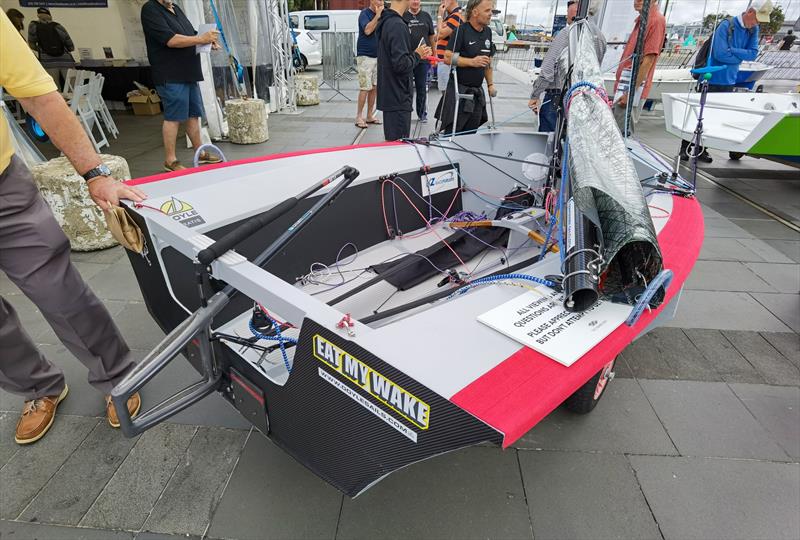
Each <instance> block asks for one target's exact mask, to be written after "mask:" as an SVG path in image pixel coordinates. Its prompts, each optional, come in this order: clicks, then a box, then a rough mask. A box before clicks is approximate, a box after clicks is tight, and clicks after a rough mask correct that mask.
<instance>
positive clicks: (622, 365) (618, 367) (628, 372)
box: [614, 354, 636, 379]
mask: <svg viewBox="0 0 800 540" xmlns="http://www.w3.org/2000/svg"><path fill="white" fill-rule="evenodd" d="M614 376H615V377H616V378H618V379H633V378H635V377H636V375H635V374H634V372H633V369H631V367H630V366H629V365H628V361H627V360H626V359H625V356H624V355H622V354H620V355H619V356H617V361H616V363H615V364H614Z"/></svg>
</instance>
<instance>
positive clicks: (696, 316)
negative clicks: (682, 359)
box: [665, 290, 797, 332]
mask: <svg viewBox="0 0 800 540" xmlns="http://www.w3.org/2000/svg"><path fill="white" fill-rule="evenodd" d="M757 295H767V296H775V295H771V294H768V293H752V295H751V294H748V293H743V292H725V291H691V290H684V291H683V292H682V293H681V299H680V304H678V313H677V314H676V315H675V318H674V319H673V320H671V321H669V322H667V323H665V326H671V327H678V328H714V329H717V330H753V331H755V332H788V331H789V330H790V328H789V327H788V326H787V325H786V324H784V323H783V322H781V319H779V318H778V317H777V316H775V315H773V314H772V312H771V311H770V310H768V309H767V308H766V307H764V306H763V305H761V303H759V302H758V301H756V299H755V298H754V296H757ZM795 298H797V296H795Z"/></svg>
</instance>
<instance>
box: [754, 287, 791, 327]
mask: <svg viewBox="0 0 800 540" xmlns="http://www.w3.org/2000/svg"><path fill="white" fill-rule="evenodd" d="M751 295H752V296H753V298H755V299H756V300H757V301H758V302H759V303H760V304H761V305H762V306H764V307H765V308H767V309H768V310H769V311H770V312H771V313H772V314H774V315H775V316H776V317H777V318H778V319H780V320H781V321H782V322H783V323H785V324H786V325H787V326H788V327H789V328H791V329H792V330H794V331H795V332H800V295H797V294H772V293H751Z"/></svg>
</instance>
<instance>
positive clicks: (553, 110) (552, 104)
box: [539, 90, 561, 133]
mask: <svg viewBox="0 0 800 540" xmlns="http://www.w3.org/2000/svg"><path fill="white" fill-rule="evenodd" d="M559 99H561V92H551V91H549V90H548V91H547V92H545V93H544V98H543V100H542V104H541V106H539V132H540V133H549V132H551V131H555V130H556V121H557V120H558V100H559Z"/></svg>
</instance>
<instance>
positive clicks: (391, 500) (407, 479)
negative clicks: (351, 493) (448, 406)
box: [336, 447, 532, 540]
mask: <svg viewBox="0 0 800 540" xmlns="http://www.w3.org/2000/svg"><path fill="white" fill-rule="evenodd" d="M336 538H337V539H340V540H344V539H349V538H381V539H390V538H435V539H437V540H444V539H447V538H454V539H459V540H461V539H472V538H515V539H516V538H532V531H531V525H530V521H529V516H528V510H527V508H526V505H525V493H524V489H523V485H522V478H521V477H520V471H519V464H518V462H517V455H516V451H515V450H505V451H503V450H499V449H497V448H485V447H477V448H468V449H464V450H460V451H457V452H452V453H449V454H446V455H443V456H438V457H435V458H432V459H429V460H426V461H423V462H422V463H416V464H414V465H412V466H410V467H407V468H405V469H402V470H399V471H397V472H395V473H394V474H392V475H390V476H389V477H388V478H386V479H384V480H383V481H381V482H380V483H378V484H377V485H375V486H374V487H372V488H371V489H369V490H368V491H367V492H366V493H364V494H363V495H361V496H359V497H358V498H356V499H348V498H345V500H344V504H343V505H342V514H341V518H340V519H339V531H338V534H337V535H336Z"/></svg>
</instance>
